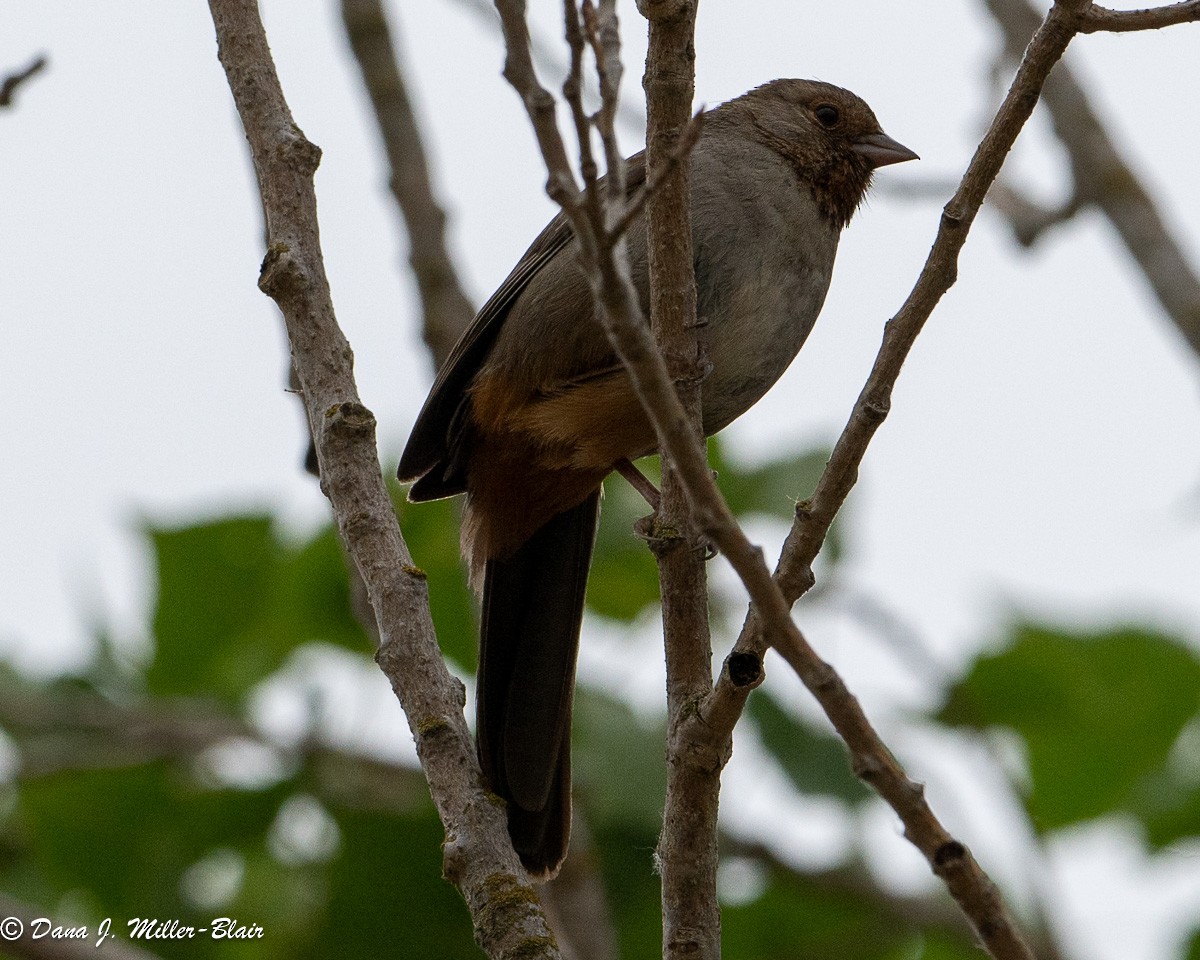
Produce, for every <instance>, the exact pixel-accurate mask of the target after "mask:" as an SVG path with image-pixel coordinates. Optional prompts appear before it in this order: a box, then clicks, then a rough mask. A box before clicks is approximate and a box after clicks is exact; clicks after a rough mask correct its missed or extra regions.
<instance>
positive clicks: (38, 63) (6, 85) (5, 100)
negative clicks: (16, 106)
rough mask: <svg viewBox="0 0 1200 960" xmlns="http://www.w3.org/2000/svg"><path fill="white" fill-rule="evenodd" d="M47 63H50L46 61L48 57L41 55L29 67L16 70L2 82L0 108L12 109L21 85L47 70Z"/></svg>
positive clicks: (0, 86) (0, 84)
mask: <svg viewBox="0 0 1200 960" xmlns="http://www.w3.org/2000/svg"><path fill="white" fill-rule="evenodd" d="M47 63H49V61H48V60H47V59H46V55H45V54H44V53H43V54H39V55H38V56H36V57H34V58H33V60H32V61H30V64H29V66H27V67H24V68H22V69H21V70H16V71H14V72H12V73H10V74H9V75H8V76H7V77H5V78H4V80H3V82H0V107H11V106H12V104H13V98H14V97H15V96H16V93H17V90H18V89H19V88H20V87H21V85H22V84H24V83H25V82H26V81H27V80H29V79H30V78H31V77H34V76H36V75H37V74H39V73H41V72H42V71H43V70H45V69H46V64H47Z"/></svg>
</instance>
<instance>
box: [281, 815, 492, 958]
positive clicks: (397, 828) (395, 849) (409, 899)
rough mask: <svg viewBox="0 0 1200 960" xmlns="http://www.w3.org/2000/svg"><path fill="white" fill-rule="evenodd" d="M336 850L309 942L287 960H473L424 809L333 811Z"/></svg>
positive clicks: (437, 830)
mask: <svg viewBox="0 0 1200 960" xmlns="http://www.w3.org/2000/svg"><path fill="white" fill-rule="evenodd" d="M333 813H334V817H335V819H336V821H337V824H338V828H339V830H340V831H341V838H342V841H341V849H340V851H339V853H338V855H337V856H336V857H335V858H334V860H333V861H332V862H331V863H330V864H329V869H328V883H329V887H328V900H327V903H326V905H325V907H324V910H323V916H322V922H321V924H320V927H319V930H318V931H317V933H316V935H315V936H314V938H313V939H312V940H311V941H310V942H309V943H308V944H306V945H305V946H304V947H303V948H302V949H298V950H297V951H296V953H294V954H293V957H296V958H301V960H303V958H310V957H311V958H313V960H326V958H328V957H340V958H349V957H355V958H357V957H364V958H366V957H404V958H405V960H457V958H463V960H477V958H478V957H480V956H481V954H480V953H479V948H478V947H476V946H475V943H474V940H473V936H472V928H471V920H470V916H469V914H468V913H467V909H466V907H465V906H464V904H463V901H462V897H461V896H460V895H459V894H458V892H457V891H456V890H455V889H454V887H453V886H451V885H450V883H449V882H448V881H447V880H445V879H444V878H443V877H442V841H443V839H444V837H445V833H444V831H443V829H442V826H441V824H440V823H439V822H438V818H437V815H436V813H435V812H434V810H433V806H432V804H428V803H427V804H424V805H423V807H422V809H421V811H420V812H419V813H414V814H411V815H403V816H383V815H380V814H376V813H366V812H362V811H351V810H337V811H333Z"/></svg>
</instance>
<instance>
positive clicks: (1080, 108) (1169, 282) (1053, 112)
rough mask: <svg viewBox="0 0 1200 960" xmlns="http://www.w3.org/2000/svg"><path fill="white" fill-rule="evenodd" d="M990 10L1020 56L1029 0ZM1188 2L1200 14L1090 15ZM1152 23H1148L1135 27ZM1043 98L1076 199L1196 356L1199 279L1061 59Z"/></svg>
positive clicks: (990, 2)
mask: <svg viewBox="0 0 1200 960" xmlns="http://www.w3.org/2000/svg"><path fill="white" fill-rule="evenodd" d="M987 7H988V10H989V11H991V14H992V16H993V17H994V18H995V20H996V22H997V23H998V24H999V25H1000V28H1001V29H1002V30H1003V31H1004V45H1005V49H1006V51H1007V52H1008V54H1009V56H1011V57H1013V58H1017V57H1019V56H1020V55H1021V50H1022V49H1023V47H1024V43H1025V40H1024V38H1025V37H1027V36H1028V35H1029V33H1030V31H1031V30H1032V29H1033V28H1032V26H1031V23H1032V22H1035V21H1036V20H1037V14H1036V13H1035V12H1034V11H1033V10H1032V9H1031V8H1030V6H1029V4H1028V3H1027V2H1026V0H987ZM1185 7H1190V8H1191V13H1192V16H1191V17H1190V19H1193V20H1194V19H1198V18H1200V4H1196V3H1188V4H1176V5H1175V6H1174V7H1161V8H1158V9H1157V10H1150V11H1141V10H1139V11H1130V12H1129V13H1128V14H1126V13H1125V12H1121V13H1120V14H1117V13H1114V12H1113V11H1104V10H1102V8H1097V7H1090V8H1089V10H1088V12H1087V16H1088V17H1091V16H1094V15H1096V14H1097V12H1098V11H1100V12H1102V13H1103V14H1105V15H1107V14H1112V15H1113V16H1114V17H1118V19H1120V18H1123V17H1125V16H1134V15H1139V16H1140V15H1142V14H1151V13H1157V12H1160V11H1170V10H1175V11H1179V12H1182V9H1183V8H1185ZM1122 22H1123V21H1122ZM1162 25H1163V26H1165V25H1166V24H1162ZM1150 26H1153V24H1147V26H1145V27H1139V28H1137V29H1148V28H1149V27H1150ZM1130 29H1133V28H1132V27H1131V28H1130ZM1042 99H1043V100H1044V102H1045V104H1046V106H1047V107H1048V108H1049V110H1050V117H1051V120H1052V122H1053V124H1054V132H1055V133H1056V134H1057V136H1058V139H1059V140H1060V141H1061V142H1062V145H1063V147H1064V148H1065V149H1066V151H1067V156H1068V157H1069V158H1070V161H1071V172H1072V176H1073V177H1074V181H1075V188H1074V194H1075V196H1076V197H1077V198H1078V202H1079V203H1080V204H1084V205H1089V206H1095V207H1097V208H1098V209H1099V210H1100V211H1101V212H1103V213H1104V215H1105V216H1106V217H1107V218H1108V220H1109V222H1110V223H1112V225H1113V227H1114V228H1116V231H1117V233H1118V235H1119V236H1120V237H1121V240H1122V242H1124V244H1125V248H1126V249H1127V250H1128V251H1129V255H1130V256H1131V257H1132V258H1133V260H1134V262H1135V263H1137V265H1138V267H1139V268H1140V269H1141V271H1142V274H1143V275H1144V276H1145V278H1146V282H1147V283H1149V284H1150V288H1151V289H1152V290H1153V291H1154V295H1155V297H1157V299H1158V302H1159V304H1160V305H1161V306H1162V308H1163V310H1164V311H1165V312H1166V314H1167V316H1168V317H1169V318H1170V319H1171V321H1172V322H1173V323H1174V324H1175V327H1176V328H1177V329H1178V330H1179V333H1180V334H1181V335H1182V336H1183V338H1184V340H1185V341H1186V342H1187V344H1188V346H1189V347H1191V349H1192V351H1193V352H1194V353H1196V354H1200V276H1197V271H1196V268H1195V267H1193V265H1192V264H1191V263H1190V262H1189V260H1188V257H1187V255H1186V254H1185V253H1184V251H1183V248H1182V247H1181V246H1180V244H1179V243H1178V241H1176V240H1175V238H1174V237H1173V236H1172V235H1171V231H1170V229H1169V228H1168V227H1167V224H1166V223H1165V221H1164V220H1163V217H1162V215H1161V214H1160V213H1159V212H1158V209H1157V207H1156V206H1155V203H1154V199H1153V198H1152V197H1151V196H1150V192H1149V191H1148V190H1147V189H1146V187H1145V186H1144V185H1143V184H1142V182H1141V180H1140V179H1139V178H1138V175H1137V174H1136V173H1135V172H1134V170H1133V169H1132V168H1131V167H1130V166H1129V164H1128V163H1127V162H1126V161H1125V159H1124V158H1123V157H1122V156H1121V153H1120V151H1119V150H1118V149H1117V146H1116V144H1115V143H1114V142H1113V139H1112V137H1111V136H1110V135H1109V133H1108V131H1107V130H1106V129H1105V128H1104V124H1103V122H1102V121H1101V119H1100V117H1099V115H1098V114H1097V113H1096V110H1095V108H1094V107H1093V106H1092V104H1091V102H1090V100H1089V99H1088V96H1087V93H1086V92H1085V91H1084V89H1083V87H1082V86H1081V85H1080V83H1079V81H1078V80H1077V79H1076V78H1075V75H1074V74H1073V73H1072V72H1071V69H1070V67H1069V66H1068V65H1067V64H1065V63H1064V64H1060V65H1059V67H1058V69H1057V70H1055V71H1054V73H1053V74H1052V75H1051V76H1050V78H1049V79H1048V80H1047V81H1046V88H1045V90H1044V92H1043V96H1042Z"/></svg>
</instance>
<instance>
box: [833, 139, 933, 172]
mask: <svg viewBox="0 0 1200 960" xmlns="http://www.w3.org/2000/svg"><path fill="white" fill-rule="evenodd" d="M850 149H851V150H853V151H854V152H855V153H857V154H858V155H859V156H861V157H866V158H867V161H868V162H869V163H870V164H871V166H872V167H886V166H887V165H888V164H889V163H903V162H904V161H905V160H920V159H921V158H920V157H918V156H917V155H916V154H915V153H913V152H912V151H911V150H909V149H908V147H906V146H905V145H904V144H902V143H898V142H897V141H895V140H893V139H892V138H891V137H889V136H888V135H887V134H886V133H883V132H882V131H880V132H879V133H869V134H867V135H866V136H864V137H859V138H858V139H857V140H855V141H854V143H853V145H851V147H850Z"/></svg>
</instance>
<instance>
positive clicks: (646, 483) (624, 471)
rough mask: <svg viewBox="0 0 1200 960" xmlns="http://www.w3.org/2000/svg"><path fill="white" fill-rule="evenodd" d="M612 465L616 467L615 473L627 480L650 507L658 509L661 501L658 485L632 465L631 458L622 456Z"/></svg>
mask: <svg viewBox="0 0 1200 960" xmlns="http://www.w3.org/2000/svg"><path fill="white" fill-rule="evenodd" d="M613 466H614V467H615V468H616V471H617V473H619V474H620V475H621V476H623V477H624V478H625V479H626V480H628V481H629V485H630V486H631V487H633V489H634V490H636V491H637V492H638V493H640V494H641V495H642V498H643V499H644V500H645V501H646V502H647V503H648V504H650V507H651V508H652V509H654V510H657V509H658V505H659V503H661V502H662V497H661V496H660V495H659V492H658V487H656V486H655V485H654V484H653V483H651V482H650V480H649V479H648V478H647V477H646V475H645V474H644V473H642V471H641V470H639V469H638V468H637V467H635V466H634V465H633V461H632V460H629V459H628V458H626V457H622V458H621V459H620V460H618V461H617V462H616V463H615V464H614V465H613Z"/></svg>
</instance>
